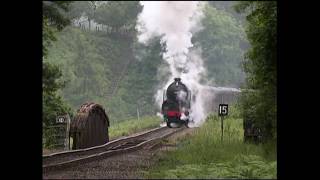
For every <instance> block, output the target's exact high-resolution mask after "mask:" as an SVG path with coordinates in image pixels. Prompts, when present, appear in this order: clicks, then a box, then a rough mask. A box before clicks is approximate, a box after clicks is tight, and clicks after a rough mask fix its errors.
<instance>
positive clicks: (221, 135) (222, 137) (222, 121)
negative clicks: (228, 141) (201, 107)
mask: <svg viewBox="0 0 320 180" xmlns="http://www.w3.org/2000/svg"><path fill="white" fill-rule="evenodd" d="M222 141H223V116H221V142H222Z"/></svg>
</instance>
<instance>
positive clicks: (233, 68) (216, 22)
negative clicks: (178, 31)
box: [193, 5, 248, 87]
mask: <svg viewBox="0 0 320 180" xmlns="http://www.w3.org/2000/svg"><path fill="white" fill-rule="evenodd" d="M204 14H205V17H204V18H203V20H202V26H203V29H202V30H201V31H200V32H199V33H197V34H196V35H195V37H194V38H193V41H194V42H195V44H197V45H200V46H201V49H202V58H203V59H204V62H205V66H206V67H207V76H206V78H205V79H206V80H208V81H209V82H210V83H209V84H210V85H218V86H233V87H240V85H241V84H242V83H243V82H244V72H243V71H242V69H241V66H240V65H241V61H242V59H243V54H244V51H245V50H246V48H247V46H246V44H247V43H248V42H247V41H246V37H245V34H244V30H243V28H242V26H241V24H240V22H239V21H237V20H236V19H235V18H234V16H232V14H230V13H228V12H226V11H223V10H217V9H216V8H215V7H213V6H209V5H207V6H205V9H204Z"/></svg>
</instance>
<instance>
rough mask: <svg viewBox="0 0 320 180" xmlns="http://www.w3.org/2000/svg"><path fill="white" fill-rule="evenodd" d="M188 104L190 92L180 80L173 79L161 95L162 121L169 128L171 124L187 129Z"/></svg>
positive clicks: (188, 119) (188, 118) (188, 117)
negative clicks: (183, 126)
mask: <svg viewBox="0 0 320 180" xmlns="http://www.w3.org/2000/svg"><path fill="white" fill-rule="evenodd" d="M190 102H191V91H190V90H189V89H188V88H187V86H186V85H185V84H183V83H182V82H181V78H174V82H173V83H171V84H170V85H169V86H168V88H167V90H165V91H164V93H163V103H162V107H161V111H162V114H163V118H164V121H165V122H166V123H167V126H168V127H169V128H171V127H172V123H174V124H178V125H179V126H181V125H185V126H186V127H188V123H189V121H190V116H189V111H190V105H191V104H190Z"/></svg>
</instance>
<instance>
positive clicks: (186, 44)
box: [136, 1, 206, 125]
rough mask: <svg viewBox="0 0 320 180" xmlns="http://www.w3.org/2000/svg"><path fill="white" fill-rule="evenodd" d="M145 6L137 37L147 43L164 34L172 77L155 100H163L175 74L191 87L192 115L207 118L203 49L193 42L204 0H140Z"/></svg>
mask: <svg viewBox="0 0 320 180" xmlns="http://www.w3.org/2000/svg"><path fill="white" fill-rule="evenodd" d="M140 3H141V4H142V5H143V10H142V12H141V13H140V14H139V16H138V23H137V27H136V28H137V30H138V32H139V33H140V34H139V36H138V40H139V41H140V42H142V43H148V40H149V39H151V38H153V37H155V36H161V43H162V44H165V47H166V51H165V52H164V53H163V59H164V60H166V61H167V62H168V64H169V68H170V73H171V75H170V78H169V79H168V82H166V83H165V86H164V87H163V89H159V90H158V92H157V94H156V102H157V103H158V105H159V106H161V103H162V95H163V90H164V89H166V88H167V87H168V85H169V84H170V83H172V82H173V79H174V77H180V78H181V81H182V82H183V83H184V84H186V86H187V87H188V88H189V89H190V90H191V91H192V95H193V96H194V97H195V98H194V99H193V102H191V112H190V115H191V116H192V117H193V120H194V121H195V124H196V125H200V124H201V123H202V121H204V119H205V116H206V113H205V112H204V108H203V106H204V103H203V102H204V101H203V99H205V97H204V94H203V93H202V91H203V88H204V86H203V85H201V84H200V77H201V74H203V73H204V71H205V69H204V68H203V62H202V59H201V57H200V56H199V55H198V54H200V53H199V52H201V51H200V49H194V50H192V51H190V48H191V47H193V44H192V42H191V38H192V33H194V32H196V31H197V30H199V29H201V25H200V20H201V18H202V17H203V13H202V7H203V2H198V1H143V2H142V1H140Z"/></svg>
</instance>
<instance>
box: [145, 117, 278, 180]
mask: <svg viewBox="0 0 320 180" xmlns="http://www.w3.org/2000/svg"><path fill="white" fill-rule="evenodd" d="M220 122H221V121H220V118H218V117H217V116H210V117H209V118H208V119H207V121H206V123H205V124H203V125H202V126H201V127H200V128H199V129H197V130H195V133H194V135H193V136H191V137H189V138H188V139H185V140H183V141H182V142H180V143H179V144H178V149H177V150H175V151H168V152H167V153H166V154H165V155H159V156H160V157H158V159H159V162H158V163H157V165H156V166H154V167H152V168H151V169H150V170H148V171H144V175H145V177H146V178H161V179H163V178H170V179H172V178H268V179H270V178H276V177H277V170H276V169H277V163H276V162H277V161H276V147H275V145H274V144H271V143H269V144H265V145H254V144H246V143H243V128H242V127H243V126H242V125H243V124H242V119H239V118H235V117H229V118H226V119H225V121H224V140H223V142H221V124H220Z"/></svg>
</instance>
